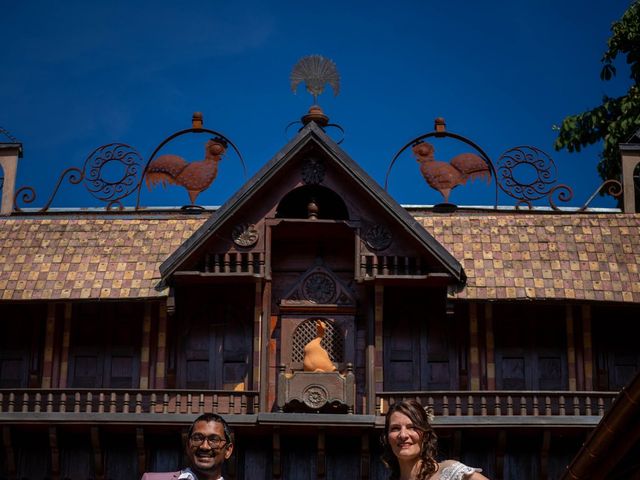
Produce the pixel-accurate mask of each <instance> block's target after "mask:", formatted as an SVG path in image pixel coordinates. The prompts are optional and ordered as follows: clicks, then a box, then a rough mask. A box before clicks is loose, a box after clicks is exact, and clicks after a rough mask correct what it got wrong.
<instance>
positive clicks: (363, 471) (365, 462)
mask: <svg viewBox="0 0 640 480" xmlns="http://www.w3.org/2000/svg"><path fill="white" fill-rule="evenodd" d="M370 465H371V453H370V448H369V435H368V434H366V433H363V434H362V438H361V442H360V479H361V480H369V477H370V476H371V468H370Z"/></svg>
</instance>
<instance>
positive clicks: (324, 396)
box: [302, 385, 329, 409]
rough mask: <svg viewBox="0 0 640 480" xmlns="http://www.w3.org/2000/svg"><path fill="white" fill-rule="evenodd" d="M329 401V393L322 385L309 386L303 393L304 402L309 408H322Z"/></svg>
mask: <svg viewBox="0 0 640 480" xmlns="http://www.w3.org/2000/svg"><path fill="white" fill-rule="evenodd" d="M327 400H329V392H327V390H326V388H324V387H323V386H321V385H309V386H308V387H307V388H306V389H305V390H304V392H302V401H303V402H304V404H305V405H306V406H307V407H309V408H313V409H317V408H321V407H322V406H324V404H326V403H327Z"/></svg>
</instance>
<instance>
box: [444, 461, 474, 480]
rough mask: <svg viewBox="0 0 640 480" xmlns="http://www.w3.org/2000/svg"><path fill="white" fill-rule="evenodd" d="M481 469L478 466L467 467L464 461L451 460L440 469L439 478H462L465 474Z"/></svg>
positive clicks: (461, 479)
mask: <svg viewBox="0 0 640 480" xmlns="http://www.w3.org/2000/svg"><path fill="white" fill-rule="evenodd" d="M481 471H482V470H481V469H480V468H473V467H467V466H466V465H465V464H464V463H460V462H453V463H452V464H451V465H449V466H447V467H445V468H443V469H442V472H441V473H440V480H464V478H465V477H466V476H467V475H471V474H472V473H475V472H481Z"/></svg>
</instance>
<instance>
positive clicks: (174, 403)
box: [0, 389, 258, 415]
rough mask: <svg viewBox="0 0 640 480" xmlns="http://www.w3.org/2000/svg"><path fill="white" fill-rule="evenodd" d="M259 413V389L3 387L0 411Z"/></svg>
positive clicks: (160, 413)
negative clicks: (239, 390) (238, 390)
mask: <svg viewBox="0 0 640 480" xmlns="http://www.w3.org/2000/svg"><path fill="white" fill-rule="evenodd" d="M204 412H216V413H221V414H225V415H234V414H235V415H246V414H253V413H258V392H255V391H241V392H235V391H227V390H224V391H222V390H200V391H198V390H124V389H109V390H101V389H0V414H1V413H52V414H60V413H83V414H86V413H88V414H102V413H109V414H156V415H166V414H194V415H199V414H201V413H204Z"/></svg>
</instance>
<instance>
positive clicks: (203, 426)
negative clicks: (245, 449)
mask: <svg viewBox="0 0 640 480" xmlns="http://www.w3.org/2000/svg"><path fill="white" fill-rule="evenodd" d="M203 439H204V440H203ZM198 443H200V445H198ZM232 452H233V444H231V443H227V442H226V441H225V438H224V428H223V426H222V424H221V423H218V422H205V421H200V422H196V423H195V425H194V426H193V432H191V437H190V438H189V440H187V458H188V459H189V463H190V464H191V465H190V466H191V468H192V469H193V470H195V471H196V473H201V474H209V475H211V474H218V475H219V474H220V471H221V469H222V464H223V463H224V461H225V460H226V459H227V458H229V457H230V456H231V453H232Z"/></svg>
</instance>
